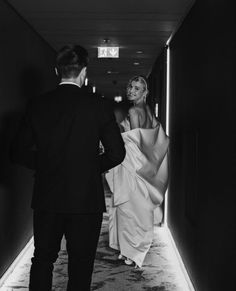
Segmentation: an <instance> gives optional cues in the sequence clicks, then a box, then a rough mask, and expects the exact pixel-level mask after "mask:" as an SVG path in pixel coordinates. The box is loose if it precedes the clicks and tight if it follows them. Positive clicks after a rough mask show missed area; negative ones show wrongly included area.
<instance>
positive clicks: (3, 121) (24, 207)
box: [0, 67, 43, 277]
mask: <svg viewBox="0 0 236 291" xmlns="http://www.w3.org/2000/svg"><path fill="white" fill-rule="evenodd" d="M9 83H10V81H9ZM17 83H18V88H14V92H13V90H11V88H9V93H8V94H7V89H5V93H4V94H5V96H4V98H3V104H2V105H3V106H2V108H1V112H0V249H1V254H0V277H1V275H2V274H3V273H4V272H5V271H6V270H7V268H8V267H9V266H10V264H11V263H12V261H13V260H14V259H15V257H16V256H17V254H18V253H19V252H20V251H21V249H22V248H23V247H24V245H25V244H26V242H27V241H28V240H29V239H30V237H31V236H32V210H31V207H30V204H31V195H32V189H33V171H31V170H29V169H26V168H24V167H22V166H20V165H14V164H12V163H11V161H10V156H9V149H10V145H11V143H12V139H13V137H14V136H15V134H16V131H17V129H18V125H19V121H20V119H21V118H22V115H23V113H24V109H25V106H26V103H27V101H28V100H29V99H31V98H33V97H34V96H35V95H38V94H39V93H41V90H42V84H43V79H42V74H41V73H40V71H39V70H37V69H36V68H33V67H29V68H27V69H25V70H24V71H23V72H22V74H21V76H20V78H19V80H17ZM17 83H16V82H15V85H16V87H17ZM14 94H15V96H12V95H14ZM8 95H9V96H8ZM2 97H3V96H2ZM13 103H14V104H13ZM8 108H11V112H9V109H8Z"/></svg>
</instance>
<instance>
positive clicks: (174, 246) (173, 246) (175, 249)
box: [165, 227, 195, 291]
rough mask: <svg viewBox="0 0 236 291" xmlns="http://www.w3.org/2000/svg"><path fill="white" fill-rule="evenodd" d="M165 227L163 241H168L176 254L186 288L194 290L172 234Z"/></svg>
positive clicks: (190, 290)
mask: <svg viewBox="0 0 236 291" xmlns="http://www.w3.org/2000/svg"><path fill="white" fill-rule="evenodd" d="M165 229H166V235H167V236H166V238H165V241H170V243H171V248H172V249H173V251H174V253H175V256H176V261H177V262H178V264H179V267H180V270H181V273H182V274H183V276H184V279H185V281H186V283H187V285H188V290H189V291H195V289H194V287H193V283H192V282H191V280H190V278H189V275H188V272H187V270H186V268H185V266H184V262H183V260H182V258H181V256H180V254H179V251H178V249H177V246H176V244H175V241H174V239H173V237H172V234H171V231H170V229H169V228H168V227H165Z"/></svg>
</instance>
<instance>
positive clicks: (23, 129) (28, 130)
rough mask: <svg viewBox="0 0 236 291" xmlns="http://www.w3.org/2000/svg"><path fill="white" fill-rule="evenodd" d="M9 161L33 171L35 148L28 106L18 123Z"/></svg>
mask: <svg viewBox="0 0 236 291" xmlns="http://www.w3.org/2000/svg"><path fill="white" fill-rule="evenodd" d="M10 159H11V161H12V162H13V163H17V164H20V165H22V166H25V167H27V168H29V169H35V162H36V146H35V141H34V137H33V131H32V126H31V110H30V105H28V106H27V109H26V113H25V114H24V116H23V118H22V119H21V121H20V124H19V128H18V131H17V133H16V135H15V137H14V139H13V141H12V143H11V146H10Z"/></svg>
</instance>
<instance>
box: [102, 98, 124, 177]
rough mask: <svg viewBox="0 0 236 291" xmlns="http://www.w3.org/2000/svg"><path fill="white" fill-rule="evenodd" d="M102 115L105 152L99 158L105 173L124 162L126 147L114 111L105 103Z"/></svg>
mask: <svg viewBox="0 0 236 291" xmlns="http://www.w3.org/2000/svg"><path fill="white" fill-rule="evenodd" d="M101 114H102V118H103V121H102V128H101V136H100V139H101V142H102V145H103V147H104V152H103V153H102V154H101V155H100V156H99V158H100V168H101V172H102V173H103V172H105V171H108V170H109V169H111V168H114V167H115V166H117V165H118V164H120V163H121V162H122V161H123V160H124V158H125V147H124V142H123V139H122V137H121V134H120V130H119V127H118V124H117V123H116V120H115V115H114V113H113V110H112V108H111V107H109V106H108V104H107V103H106V102H105V101H104V102H103V103H102V110H101Z"/></svg>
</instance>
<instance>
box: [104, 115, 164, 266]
mask: <svg viewBox="0 0 236 291" xmlns="http://www.w3.org/2000/svg"><path fill="white" fill-rule="evenodd" d="M123 127H124V129H125V130H127V131H126V132H124V133H122V137H123V140H124V142H125V148H126V157H125V159H124V161H123V162H122V163H121V164H120V165H118V166H116V167H115V168H113V169H112V170H110V171H109V172H108V173H107V174H106V179H107V182H108V185H109V186H110V189H111V192H112V193H113V195H112V199H111V206H110V208H109V245H110V247H111V248H113V249H116V250H119V251H120V253H121V254H122V255H123V256H125V257H127V258H129V259H131V260H133V261H134V262H135V263H136V264H137V265H138V266H139V267H141V266H142V264H143V261H144V258H145V256H146V254H147V252H148V250H149V248H150V246H151V244H152V240H153V227H154V213H155V214H156V215H157V216H159V215H161V213H162V212H161V209H160V205H161V203H162V202H163V199H164V194H165V192H166V189H167V184H168V160H167V158H168V156H167V151H168V145H169V138H168V137H167V135H166V134H165V132H164V130H163V128H162V126H161V124H158V125H157V127H155V128H151V129H141V128H137V129H133V130H129V124H128V123H127V121H126V123H123ZM155 220H156V221H157V220H161V218H160V217H155Z"/></svg>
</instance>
